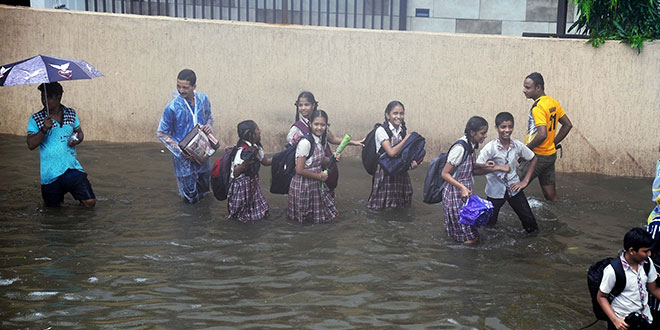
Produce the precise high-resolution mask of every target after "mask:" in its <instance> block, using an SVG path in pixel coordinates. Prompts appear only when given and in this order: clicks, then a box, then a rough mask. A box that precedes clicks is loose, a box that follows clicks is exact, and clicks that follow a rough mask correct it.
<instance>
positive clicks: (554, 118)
mask: <svg viewBox="0 0 660 330" xmlns="http://www.w3.org/2000/svg"><path fill="white" fill-rule="evenodd" d="M523 93H524V94H525V96H526V97H527V98H528V99H532V100H534V104H533V105H532V108H531V109H530V111H529V124H528V127H527V138H526V140H525V143H527V147H528V148H530V149H532V151H534V154H536V157H537V158H538V164H537V165H536V168H535V169H534V174H533V175H532V178H531V179H530V180H532V179H534V178H535V177H537V176H538V178H539V183H540V184H541V190H543V196H545V199H547V200H550V201H556V200H557V189H556V187H555V161H556V160H557V149H556V147H555V146H557V145H558V144H559V142H561V141H562V140H563V139H564V138H565V137H566V135H568V132H569V131H570V130H571V128H573V124H572V123H571V121H570V120H569V119H568V116H567V115H566V114H565V113H564V109H562V107H561V105H559V102H557V100H555V99H553V98H552V97H550V96H547V95H545V83H544V82H543V76H542V75H541V74H540V73H538V72H534V73H531V74H529V75H528V76H527V77H525V81H524V82H523ZM557 122H559V124H561V128H559V131H557ZM526 165H527V164H524V165H523V166H521V167H520V170H521V171H526V170H527V168H526ZM523 173H524V172H523Z"/></svg>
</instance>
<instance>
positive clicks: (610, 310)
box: [596, 228, 660, 329]
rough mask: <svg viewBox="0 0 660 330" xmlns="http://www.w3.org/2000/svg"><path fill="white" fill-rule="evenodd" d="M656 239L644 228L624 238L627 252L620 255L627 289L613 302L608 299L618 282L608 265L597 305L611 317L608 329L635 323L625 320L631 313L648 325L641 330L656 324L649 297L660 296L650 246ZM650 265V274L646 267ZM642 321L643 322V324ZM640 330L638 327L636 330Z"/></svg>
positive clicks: (637, 229) (624, 327) (612, 269)
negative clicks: (652, 323) (647, 264)
mask: <svg viewBox="0 0 660 330" xmlns="http://www.w3.org/2000/svg"><path fill="white" fill-rule="evenodd" d="M652 244H653V238H651V234H649V233H648V232H646V231H645V230H644V229H642V228H633V229H631V230H629V231H628V232H627V233H626V235H625V236H624V238H623V248H624V253H623V254H621V255H620V256H619V258H620V259H621V264H622V265H623V270H624V273H625V275H626V286H625V288H624V289H623V291H622V292H621V294H619V295H618V296H616V297H614V299H612V302H611V303H610V302H609V300H608V296H609V294H610V292H611V291H612V288H614V284H615V283H616V274H615V273H614V268H612V265H607V267H605V269H604V270H603V279H602V280H601V282H600V287H599V290H598V296H597V297H596V299H597V301H598V304H599V305H600V307H601V308H602V309H603V312H605V315H607V317H608V318H609V321H608V322H607V328H608V329H628V327H629V326H633V325H632V324H627V323H626V321H625V319H626V316H628V315H629V314H631V313H639V314H641V315H642V318H643V319H644V320H645V321H646V322H647V323H648V324H640V326H641V329H646V328H649V329H650V323H651V322H653V317H652V316H651V311H650V309H649V305H648V297H649V294H652V295H653V296H655V297H656V298H659V297H660V288H659V287H658V285H657V284H656V283H655V280H656V279H657V277H658V274H657V272H656V270H655V267H654V266H653V262H652V261H651V260H650V259H649V257H651V245H652ZM647 262H649V263H651V264H650V267H648V269H649V270H648V274H647V273H646V270H645V269H644V264H646V263H647ZM642 322H643V321H642ZM635 329H638V328H635Z"/></svg>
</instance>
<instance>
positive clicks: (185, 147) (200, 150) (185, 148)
mask: <svg viewBox="0 0 660 330" xmlns="http://www.w3.org/2000/svg"><path fill="white" fill-rule="evenodd" d="M179 148H181V151H182V152H183V153H184V154H186V155H187V156H189V157H191V158H192V159H193V160H194V161H195V162H196V163H197V164H199V165H202V164H203V163H204V162H205V161H206V160H207V159H209V157H211V155H213V154H214V153H215V150H216V149H217V148H218V140H217V139H216V138H215V137H213V135H211V134H206V133H204V131H203V130H202V127H201V126H200V125H199V124H195V126H193V128H192V129H191V130H190V132H188V134H186V136H185V137H184V138H183V140H181V142H179Z"/></svg>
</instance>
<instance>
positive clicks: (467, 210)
mask: <svg viewBox="0 0 660 330" xmlns="http://www.w3.org/2000/svg"><path fill="white" fill-rule="evenodd" d="M492 215H493V203H491V202H490V201H489V200H487V199H483V198H481V197H479V196H477V195H470V198H468V201H467V203H465V205H463V208H461V212H460V213H459V216H460V219H459V220H458V223H460V224H462V225H467V226H474V227H479V226H483V225H485V224H486V223H488V219H489V218H490V217H491V216H492Z"/></svg>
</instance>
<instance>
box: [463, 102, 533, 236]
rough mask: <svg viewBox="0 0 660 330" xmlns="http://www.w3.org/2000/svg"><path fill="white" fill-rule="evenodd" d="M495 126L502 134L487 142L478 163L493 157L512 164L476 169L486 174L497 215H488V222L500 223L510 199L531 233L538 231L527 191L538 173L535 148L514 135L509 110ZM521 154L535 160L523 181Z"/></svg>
mask: <svg viewBox="0 0 660 330" xmlns="http://www.w3.org/2000/svg"><path fill="white" fill-rule="evenodd" d="M495 129H496V130H497V134H498V138H497V139H495V140H492V141H490V142H488V143H486V145H485V146H484V147H483V148H482V149H481V151H480V152H479V157H478V158H477V163H479V164H486V163H487V162H488V161H492V162H494V163H495V165H508V166H509V171H508V172H503V171H494V167H491V168H488V167H486V168H482V169H475V170H474V171H473V173H474V174H486V180H487V182H486V196H487V197H488V200H489V201H491V202H492V203H493V207H494V209H493V215H492V216H491V217H490V219H488V225H489V226H494V225H495V224H496V223H497V217H498V215H499V213H500V209H501V208H502V206H503V205H504V203H505V202H509V205H511V208H513V211H514V212H516V214H517V215H518V218H519V219H520V222H521V223H522V226H523V228H525V230H526V231H527V232H528V233H531V232H535V231H538V226H537V225H536V219H535V218H534V214H533V213H532V209H531V208H530V207H529V203H528V202H527V197H526V196H525V193H524V192H523V189H525V187H527V185H528V184H529V180H530V179H531V177H532V174H533V173H534V167H535V166H536V162H537V159H536V157H535V155H534V152H533V151H532V150H531V149H529V148H527V146H526V145H525V144H523V143H522V142H520V141H518V140H516V139H514V138H512V137H511V134H512V133H513V115H512V114H510V113H508V112H500V113H499V114H497V116H496V117H495ZM519 158H522V159H524V160H526V161H530V162H531V163H530V166H529V167H528V168H527V172H526V173H525V177H524V178H523V180H522V181H520V178H519V177H518V172H517V171H516V163H517V162H518V159H519Z"/></svg>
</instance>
